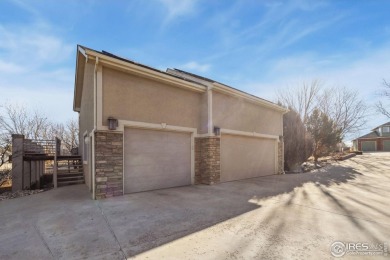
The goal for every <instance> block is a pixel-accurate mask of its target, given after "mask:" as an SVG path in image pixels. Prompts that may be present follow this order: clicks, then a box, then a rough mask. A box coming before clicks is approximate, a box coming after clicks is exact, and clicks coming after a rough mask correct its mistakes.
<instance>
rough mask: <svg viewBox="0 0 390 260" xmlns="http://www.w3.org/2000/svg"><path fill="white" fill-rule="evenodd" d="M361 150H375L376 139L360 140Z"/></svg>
mask: <svg viewBox="0 0 390 260" xmlns="http://www.w3.org/2000/svg"><path fill="white" fill-rule="evenodd" d="M362 151H364V152H372V151H376V141H362Z"/></svg>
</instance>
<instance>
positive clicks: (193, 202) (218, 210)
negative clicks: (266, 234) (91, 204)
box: [99, 166, 362, 257]
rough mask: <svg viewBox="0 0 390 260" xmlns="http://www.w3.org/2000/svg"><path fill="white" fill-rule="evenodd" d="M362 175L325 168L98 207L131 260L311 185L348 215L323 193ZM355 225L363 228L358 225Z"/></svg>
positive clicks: (103, 203) (136, 197) (146, 195)
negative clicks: (329, 188) (131, 257)
mask: <svg viewBox="0 0 390 260" xmlns="http://www.w3.org/2000/svg"><path fill="white" fill-rule="evenodd" d="M361 175H362V174H361V173H359V172H357V171H356V170H354V169H352V168H350V167H342V166H330V167H327V168H325V169H321V170H319V171H317V172H315V173H310V172H309V173H303V174H292V175H271V176H265V177H260V178H253V179H246V180H241V181H235V182H227V183H221V184H218V185H213V186H207V185H197V186H190V187H181V188H173V189H164V190H158V191H152V192H144V193H137V194H131V195H127V196H123V197H121V198H114V199H107V200H104V201H101V202H99V203H100V206H101V208H102V212H103V214H105V215H106V217H107V220H108V222H109V223H110V225H111V226H112V229H113V231H114V233H115V235H116V236H117V238H118V241H119V243H120V245H121V247H122V248H123V250H124V252H125V254H126V255H127V256H128V257H130V256H134V255H138V254H140V253H142V252H145V251H148V250H150V249H153V248H155V247H158V246H160V245H163V244H166V243H169V242H171V241H174V240H177V239H179V238H182V237H185V236H187V235H190V234H193V233H195V232H198V231H201V230H203V229H206V228H208V227H212V226H214V225H216V224H218V223H221V222H224V221H226V220H228V219H232V218H235V217H237V216H240V215H242V214H244V213H247V212H250V211H252V210H255V209H259V208H260V207H261V201H262V200H265V199H273V198H277V197H278V196H280V195H286V194H289V195H290V198H289V200H287V201H286V202H285V204H284V205H285V206H289V205H290V204H291V203H293V200H294V196H295V193H294V191H295V190H296V189H299V188H300V187H303V186H304V185H306V184H310V183H311V184H314V185H315V186H317V187H320V188H319V192H322V193H323V195H325V196H326V197H328V198H330V199H331V200H333V202H334V203H335V204H336V205H338V207H339V210H341V211H344V213H345V215H350V212H349V211H348V210H347V209H346V208H345V207H344V206H343V205H342V204H340V203H339V202H338V201H337V198H335V197H333V196H332V194H331V193H329V192H328V191H327V190H326V188H327V187H330V186H334V185H341V184H344V183H348V182H350V181H353V180H355V179H356V178H358V177H359V176H361ZM290 193H291V194H290ZM305 196H308V194H306V195H305ZM253 201H255V202H256V201H260V203H254V202H253ZM351 220H352V221H355V222H356V220H355V219H351ZM282 224H283V223H282V222H280V225H281V226H280V227H278V228H276V231H277V232H278V230H279V231H281V230H282V229H283V225H282ZM355 224H356V226H358V227H360V228H362V227H361V226H359V223H355Z"/></svg>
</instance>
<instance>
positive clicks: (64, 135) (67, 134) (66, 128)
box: [52, 119, 79, 153]
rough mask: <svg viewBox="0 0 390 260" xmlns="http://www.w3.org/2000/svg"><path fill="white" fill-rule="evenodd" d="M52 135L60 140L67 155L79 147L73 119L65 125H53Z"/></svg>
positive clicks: (77, 132) (75, 122) (75, 123)
mask: <svg viewBox="0 0 390 260" xmlns="http://www.w3.org/2000/svg"><path fill="white" fill-rule="evenodd" d="M52 133H53V134H54V135H55V136H56V137H58V138H59V139H61V141H62V145H63V146H64V148H65V150H66V151H67V152H69V153H71V151H72V149H74V148H77V147H78V146H79V136H78V135H79V128H78V122H77V120H75V119H71V120H68V121H67V122H66V123H65V124H53V125H52Z"/></svg>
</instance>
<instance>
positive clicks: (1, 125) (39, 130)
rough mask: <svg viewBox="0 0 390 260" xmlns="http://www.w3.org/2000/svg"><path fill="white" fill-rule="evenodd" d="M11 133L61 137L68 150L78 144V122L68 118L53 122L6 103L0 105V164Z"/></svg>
mask: <svg viewBox="0 0 390 260" xmlns="http://www.w3.org/2000/svg"><path fill="white" fill-rule="evenodd" d="M12 134H22V135H24V136H25V137H26V138H28V139H46V140H49V139H54V138H55V137H56V136H58V137H59V138H60V139H62V143H63V144H64V147H65V148H66V149H67V150H68V151H69V152H70V151H71V150H72V148H75V147H77V146H78V124H77V121H75V120H69V121H68V122H67V123H66V124H54V123H52V122H50V121H49V120H48V118H47V117H46V116H45V115H44V114H43V113H40V112H38V111H32V112H30V111H28V110H27V109H26V107H24V106H20V105H16V104H6V105H3V106H2V107H0V166H1V165H3V164H4V163H6V162H7V154H8V153H10V150H11V141H12V140H11V138H12V137H11V136H12Z"/></svg>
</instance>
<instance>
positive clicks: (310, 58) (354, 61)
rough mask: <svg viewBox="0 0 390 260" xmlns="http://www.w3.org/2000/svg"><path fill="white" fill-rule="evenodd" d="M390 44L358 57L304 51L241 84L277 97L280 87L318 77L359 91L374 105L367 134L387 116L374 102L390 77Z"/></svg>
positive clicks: (272, 99)
mask: <svg viewBox="0 0 390 260" xmlns="http://www.w3.org/2000/svg"><path fill="white" fill-rule="evenodd" d="M389 68H390V45H389V44H385V45H383V46H382V47H380V48H377V49H376V50H372V51H369V52H364V53H363V52H362V53H361V56H360V57H358V58H352V57H349V55H348V54H347V53H345V54H344V55H343V54H335V55H333V56H329V57H324V56H322V55H320V54H316V53H302V54H296V55H294V56H288V57H284V58H281V59H278V60H275V61H273V62H271V63H270V65H269V70H268V73H267V75H266V78H264V79H258V80H257V81H251V82H247V83H246V84H244V85H243V86H242V88H244V89H246V90H247V91H249V92H251V93H253V94H255V95H256V96H259V97H262V98H266V99H269V100H271V101H275V92H276V90H277V89H284V88H286V87H294V86H298V85H300V84H302V82H303V81H310V80H313V79H319V80H321V81H323V82H324V85H325V86H336V87H337V86H340V87H341V86H345V87H347V88H349V89H352V90H356V91H357V92H359V95H360V98H362V99H363V100H365V101H366V103H367V104H368V105H369V106H371V108H370V110H369V115H370V116H369V118H368V123H367V128H366V129H364V130H363V131H361V132H360V134H364V133H365V132H367V131H369V130H370V129H372V128H374V127H375V126H377V125H380V124H383V123H384V122H387V121H388V119H387V118H385V117H384V116H382V115H380V114H378V113H377V112H375V109H374V107H373V105H374V104H375V102H376V101H377V100H378V99H379V96H377V91H378V90H379V89H380V87H381V86H382V80H383V79H390V73H389Z"/></svg>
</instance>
